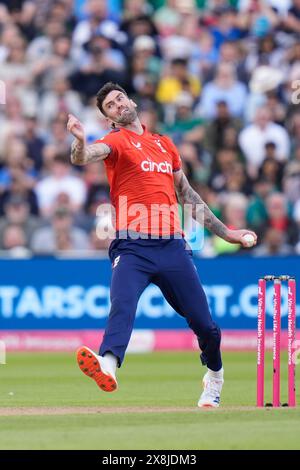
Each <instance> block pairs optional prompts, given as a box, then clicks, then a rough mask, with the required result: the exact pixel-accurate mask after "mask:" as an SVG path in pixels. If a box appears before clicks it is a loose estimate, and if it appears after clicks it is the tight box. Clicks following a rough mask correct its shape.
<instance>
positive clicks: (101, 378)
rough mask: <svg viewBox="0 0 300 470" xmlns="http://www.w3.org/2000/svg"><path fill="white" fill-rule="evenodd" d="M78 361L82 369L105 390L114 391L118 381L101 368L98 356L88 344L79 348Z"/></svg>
mask: <svg viewBox="0 0 300 470" xmlns="http://www.w3.org/2000/svg"><path fill="white" fill-rule="evenodd" d="M77 363H78V365H79V368H80V370H81V371H82V372H83V373H84V374H85V375H87V376H88V377H90V378H91V379H93V380H94V381H95V382H96V384H97V385H98V387H99V388H100V389H101V390H103V392H114V391H115V390H117V388H118V383H117V381H116V379H115V377H113V375H111V374H109V373H108V372H105V371H104V370H103V369H102V368H101V364H100V361H99V359H98V356H97V355H96V354H95V353H94V352H93V351H92V350H91V349H89V348H87V347H86V346H82V347H81V348H79V349H78V350H77Z"/></svg>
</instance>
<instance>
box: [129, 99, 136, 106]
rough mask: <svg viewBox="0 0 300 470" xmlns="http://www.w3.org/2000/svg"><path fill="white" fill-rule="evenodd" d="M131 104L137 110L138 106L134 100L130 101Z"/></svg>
mask: <svg viewBox="0 0 300 470" xmlns="http://www.w3.org/2000/svg"><path fill="white" fill-rule="evenodd" d="M130 103H131V104H132V105H133V106H134V107H135V108H137V104H136V103H135V102H134V101H133V100H130Z"/></svg>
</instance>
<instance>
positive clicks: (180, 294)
mask: <svg viewBox="0 0 300 470" xmlns="http://www.w3.org/2000/svg"><path fill="white" fill-rule="evenodd" d="M109 256H110V259H111V262H112V266H113V268H112V271H113V272H112V280H111V291H110V298H111V310H110V314H109V318H108V323H107V327H106V330H105V334H104V337H103V341H102V344H101V346H100V351H99V354H100V355H104V354H105V353H106V352H109V351H110V352H112V353H113V354H114V355H115V356H116V357H117V358H118V362H119V366H121V364H122V362H123V359H124V355H125V351H126V348H127V346H128V342H129V340H130V336H131V333H132V329H133V323H134V319H135V313H136V308H137V303H138V300H139V298H140V296H141V294H142V293H143V291H144V290H145V288H146V287H147V286H148V285H149V284H150V283H151V282H152V283H154V284H156V285H157V286H158V287H159V288H160V289H161V291H162V293H163V295H164V297H165V299H166V300H167V301H168V302H169V304H170V305H171V307H173V309H174V310H175V311H176V312H178V313H179V314H180V315H182V316H183V317H184V318H185V319H186V321H187V323H188V325H189V327H190V328H191V329H192V330H193V332H194V333H195V335H196V336H197V338H198V343H199V347H200V350H201V351H202V353H201V355H200V358H201V362H202V364H204V365H207V366H208V367H209V368H210V369H211V370H214V371H218V370H219V369H221V367H222V360H221V353H220V343H221V332H220V329H219V327H218V326H217V325H216V324H215V323H214V322H213V320H212V317H211V314H210V311H209V307H208V303H207V299H206V296H205V293H204V290H203V288H202V285H201V282H200V279H199V276H198V273H197V270H196V267H195V265H194V263H193V260H192V252H191V250H187V249H186V242H185V240H184V239H171V240H164V239H159V240H151V239H149V240H145V239H144V240H142V239H138V240H132V239H126V240H120V239H116V240H114V241H113V242H112V243H111V245H110V248H109ZM171 327H172V326H171V325H170V328H171Z"/></svg>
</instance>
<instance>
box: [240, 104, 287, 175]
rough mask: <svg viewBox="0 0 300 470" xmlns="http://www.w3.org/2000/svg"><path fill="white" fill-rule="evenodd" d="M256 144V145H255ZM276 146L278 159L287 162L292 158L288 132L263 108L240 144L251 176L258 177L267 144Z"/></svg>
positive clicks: (241, 135) (243, 131) (246, 129)
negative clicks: (270, 143) (273, 120)
mask: <svg viewBox="0 0 300 470" xmlns="http://www.w3.org/2000/svg"><path fill="white" fill-rule="evenodd" d="M254 142H255V145H253V143H254ZM267 142H273V143H274V144H275V145H276V159H278V160H279V161H281V162H284V161H286V160H287V159H288V158H289V156H290V141H289V136H288V133H287V131H286V130H285V129H284V128H283V127H282V126H280V125H278V124H275V123H274V122H272V121H271V120H270V111H269V109H268V108H266V107H261V108H259V109H258V110H257V111H256V114H255V119H254V122H253V124H250V125H249V126H247V127H246V128H244V129H243V130H242V131H241V133H240V136H239V143H240V146H241V149H242V151H243V153H244V155H245V158H246V161H247V169H248V172H249V175H250V176H252V177H256V176H257V175H258V170H259V167H260V165H261V164H262V162H263V159H264V152H265V144H266V143H267Z"/></svg>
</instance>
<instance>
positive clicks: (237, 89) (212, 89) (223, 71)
mask: <svg viewBox="0 0 300 470" xmlns="http://www.w3.org/2000/svg"><path fill="white" fill-rule="evenodd" d="M246 98H247V89H246V86H245V85H244V83H241V82H239V81H238V80H237V79H236V74H235V70H234V66H233V65H231V64H228V63H224V62H223V63H220V64H219V65H218V68H217V72H216V76H215V78H214V80H213V81H211V82H208V83H207V84H206V85H204V87H203V91H202V95H201V99H200V103H199V105H198V109H197V112H198V113H199V115H201V116H203V117H204V118H207V119H211V118H214V117H216V114H217V103H219V102H220V101H225V102H226V104H227V106H228V108H229V111H230V114H232V116H234V117H241V116H242V114H243V111H244V106H245V102H246Z"/></svg>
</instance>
